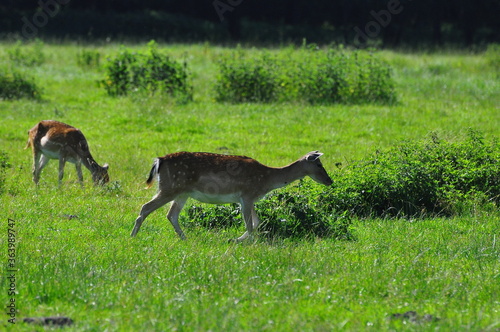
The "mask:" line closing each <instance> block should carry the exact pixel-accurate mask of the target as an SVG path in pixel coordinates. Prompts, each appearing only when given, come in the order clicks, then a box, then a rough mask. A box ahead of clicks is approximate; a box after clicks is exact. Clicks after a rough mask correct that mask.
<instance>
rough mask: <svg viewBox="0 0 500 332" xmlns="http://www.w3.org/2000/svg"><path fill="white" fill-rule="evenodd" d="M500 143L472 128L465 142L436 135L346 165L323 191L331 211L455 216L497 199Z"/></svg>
mask: <svg viewBox="0 0 500 332" xmlns="http://www.w3.org/2000/svg"><path fill="white" fill-rule="evenodd" d="M499 169H500V145H499V143H498V141H497V140H494V141H493V142H491V143H489V144H487V143H485V142H484V139H483V138H482V137H481V135H480V134H479V133H477V132H475V131H472V130H471V131H470V132H469V133H468V136H467V139H466V140H465V141H463V142H447V141H444V140H441V139H439V138H438V137H437V135H432V137H431V139H430V140H427V141H424V142H407V143H404V144H401V145H399V146H396V147H394V148H392V149H389V150H388V151H386V152H377V153H375V154H374V155H372V156H371V157H370V158H368V159H366V160H363V161H360V162H357V163H354V164H352V165H349V166H347V167H346V168H344V169H343V170H342V171H340V172H337V173H336V174H335V176H334V177H333V180H334V184H333V185H332V186H331V187H330V188H329V189H327V191H326V192H325V193H324V194H323V195H321V197H322V200H324V201H323V203H322V204H323V206H329V207H330V209H331V210H332V211H350V212H351V213H353V214H355V215H358V216H425V215H458V214H461V213H464V212H467V211H465V210H466V209H467V206H470V205H471V202H473V204H480V205H483V206H492V207H494V206H495V205H498V203H499V202H500V172H499Z"/></svg>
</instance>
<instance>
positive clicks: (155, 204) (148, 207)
mask: <svg viewBox="0 0 500 332" xmlns="http://www.w3.org/2000/svg"><path fill="white" fill-rule="evenodd" d="M173 198H174V197H172V196H163V195H162V193H161V191H160V192H159V193H158V194H156V196H155V197H153V199H152V200H150V201H149V202H147V203H146V204H144V205H143V206H142V207H141V212H140V213H139V216H138V217H137V219H136V220H135V225H134V229H132V233H130V236H136V235H137V232H139V229H140V228H141V225H142V222H143V221H144V219H146V217H147V216H149V215H150V214H151V212H153V211H155V210H157V209H159V208H161V207H162V206H163V205H165V204H167V203H168V202H170V201H171V200H172V199H173Z"/></svg>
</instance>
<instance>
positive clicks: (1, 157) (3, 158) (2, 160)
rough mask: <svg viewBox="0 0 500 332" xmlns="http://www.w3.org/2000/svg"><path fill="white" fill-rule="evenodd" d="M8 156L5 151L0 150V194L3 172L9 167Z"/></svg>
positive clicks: (2, 190)
mask: <svg viewBox="0 0 500 332" xmlns="http://www.w3.org/2000/svg"><path fill="white" fill-rule="evenodd" d="M10 166H11V165H10V163H9V158H8V156H7V153H6V152H4V151H0V194H3V192H4V191H5V190H4V186H5V172H6V171H7V168H10Z"/></svg>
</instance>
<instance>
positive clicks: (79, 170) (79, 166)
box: [75, 158, 83, 186]
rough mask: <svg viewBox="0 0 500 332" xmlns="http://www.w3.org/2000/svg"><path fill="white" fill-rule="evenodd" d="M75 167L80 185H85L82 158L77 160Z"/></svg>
mask: <svg viewBox="0 0 500 332" xmlns="http://www.w3.org/2000/svg"><path fill="white" fill-rule="evenodd" d="M75 167H76V174H77V175H78V181H79V182H80V185H81V186H83V174H82V162H81V160H80V158H78V159H77V160H76V163H75Z"/></svg>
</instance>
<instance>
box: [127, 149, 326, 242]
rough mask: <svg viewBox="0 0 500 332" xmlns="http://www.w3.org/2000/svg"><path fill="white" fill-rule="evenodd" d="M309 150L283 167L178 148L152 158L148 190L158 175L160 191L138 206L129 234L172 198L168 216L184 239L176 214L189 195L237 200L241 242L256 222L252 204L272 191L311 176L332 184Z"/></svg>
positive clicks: (218, 200) (200, 198)
mask: <svg viewBox="0 0 500 332" xmlns="http://www.w3.org/2000/svg"><path fill="white" fill-rule="evenodd" d="M321 155H322V153H320V152H318V151H313V152H310V153H308V154H306V155H305V156H303V157H302V158H300V159H299V160H297V161H295V162H293V163H291V164H290V165H288V166H284V167H268V166H265V165H263V164H261V163H259V162H258V161H256V160H254V159H252V158H249V157H244V156H228V155H221V154H213V153H204V152H195V153H192V152H178V153H172V154H169V155H166V156H164V157H160V158H157V159H156V160H155V162H154V164H153V167H152V169H151V172H150V174H149V179H148V180H147V184H148V188H149V187H150V186H151V185H152V183H153V181H154V179H155V178H156V177H158V182H159V191H158V193H157V194H156V196H154V197H153V199H152V200H151V201H149V202H147V203H146V204H144V205H143V206H142V208H141V212H140V214H139V217H137V219H136V220H135V226H134V229H133V230H132V233H131V236H135V235H136V234H137V232H139V229H140V228H141V224H142V222H143V221H144V219H146V217H147V216H148V215H149V214H150V213H151V212H153V211H155V210H156V209H158V208H160V207H162V206H163V205H165V204H167V203H168V202H170V201H173V203H172V205H171V207H170V210H169V211H168V214H167V218H168V219H169V220H170V222H171V223H172V226H173V227H174V229H175V231H176V232H177V234H178V235H179V236H180V237H181V238H182V239H185V236H184V233H183V232H182V230H181V228H180V226H179V223H178V217H179V213H180V211H181V209H182V207H183V206H184V204H185V203H186V200H187V199H188V198H190V197H191V198H194V199H196V200H198V201H200V202H204V203H212V204H223V203H240V204H241V210H242V215H243V220H244V221H245V226H246V232H245V233H244V234H243V235H242V236H240V237H239V238H238V239H236V240H237V241H242V240H244V239H245V238H247V237H248V236H249V235H251V234H252V233H253V231H254V230H255V229H257V227H258V226H259V223H260V221H259V218H258V217H257V214H256V212H255V208H254V203H255V202H257V201H258V200H259V199H261V198H262V197H263V196H264V195H265V194H267V193H268V192H270V191H271V190H274V189H277V188H280V187H283V186H286V185H288V184H289V183H291V182H293V181H295V180H298V179H301V178H303V177H305V176H310V177H311V178H312V179H313V180H314V181H316V182H318V183H321V184H324V185H327V186H329V185H331V184H332V180H331V178H330V177H329V176H328V174H327V172H326V170H325V169H324V168H323V166H322V164H321V162H320V160H319V157H320V156H321Z"/></svg>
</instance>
